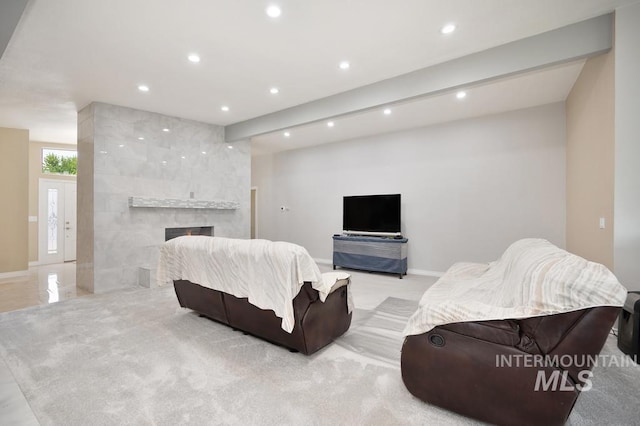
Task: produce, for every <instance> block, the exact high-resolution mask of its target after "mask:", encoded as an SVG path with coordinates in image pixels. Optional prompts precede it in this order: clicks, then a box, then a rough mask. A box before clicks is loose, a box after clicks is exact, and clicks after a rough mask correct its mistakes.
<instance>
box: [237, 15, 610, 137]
mask: <svg viewBox="0 0 640 426" xmlns="http://www.w3.org/2000/svg"><path fill="white" fill-rule="evenodd" d="M612 46H613V14H612V13H611V14H608V15H602V16H599V17H596V18H592V19H589V20H586V21H582V22H578V23H576V24H572V25H568V26H566V27H562V28H559V29H556V30H552V31H548V32H545V33H542V34H538V35H535V36H532V37H528V38H524V39H521V40H517V41H514V42H511V43H507V44H504V45H501V46H497V47H494V48H491V49H487V50H484V51H481V52H478V53H474V54H471V55H467V56H464V57H462V58H458V59H454V60H451V61H448V62H443V63H441V64H437V65H433V66H430V67H427V68H423V69H420V70H417V71H413V72H410V73H407V74H403V75H400V76H397V77H393V78H390V79H387V80H382V81H379V82H376V83H372V84H369V85H366V86H362V87H358V88H356V89H352V90H349V91H346V92H342V93H338V94H336V95H332V96H328V97H326V98H322V99H318V100H315V101H311V102H307V103H304V104H301V105H297V106H294V107H291V108H287V109H283V110H280V111H276V112H273V113H270V114H266V115H263V116H260V117H256V118H252V119H249V120H245V121H241V122H238V123H234V124H231V125H228V126H226V127H225V138H226V140H227V141H228V142H233V141H237V140H243V139H248V138H251V137H253V136H257V135H261V134H265V133H271V132H274V131H278V130H284V129H289V128H293V127H295V126H300V125H303V124H308V123H313V122H317V121H321V120H326V119H329V118H336V117H339V116H342V115H347V114H352V113H356V112H361V111H366V110H369V109H373V108H380V107H382V106H387V105H391V104H394V103H399V102H404V101H407V100H410V99H414V98H418V97H424V96H429V95H435V94H438V93H442V92H447V91H453V90H457V89H461V88H465V87H468V86H471V85H476V84H479V83H484V82H488V81H491V80H496V79H499V78H503V77H507V76H510V75H514V74H519V73H523V72H527V71H532V70H535V69H539V68H543V67H548V66H551V65H556V64H560V63H565V62H570V61H574V60H578V59H581V58H586V57H589V56H595V55H598V54H601V53H603V52H606V51H608V50H609V49H611V47H612Z"/></svg>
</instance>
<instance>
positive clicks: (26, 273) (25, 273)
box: [0, 270, 29, 280]
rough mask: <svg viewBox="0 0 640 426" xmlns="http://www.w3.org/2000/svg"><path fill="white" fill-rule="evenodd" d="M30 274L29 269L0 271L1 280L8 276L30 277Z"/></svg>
mask: <svg viewBox="0 0 640 426" xmlns="http://www.w3.org/2000/svg"><path fill="white" fill-rule="evenodd" d="M28 276H29V271H28V270H27V271H12V272H1V273H0V280H4V279H7V278H22V277H28Z"/></svg>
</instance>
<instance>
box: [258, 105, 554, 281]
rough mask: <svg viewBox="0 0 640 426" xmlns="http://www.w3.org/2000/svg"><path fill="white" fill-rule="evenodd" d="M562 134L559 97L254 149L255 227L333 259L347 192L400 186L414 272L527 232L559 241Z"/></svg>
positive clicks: (483, 252) (483, 255) (493, 253)
mask: <svg viewBox="0 0 640 426" xmlns="http://www.w3.org/2000/svg"><path fill="white" fill-rule="evenodd" d="M565 139H566V138H565V111H564V105H563V104H562V103H558V104H552V105H546V106H542V107H536V108H530V109H526V110H520V111H514V112H508V113H504V114H499V115H493V116H487V117H482V118H477V119H471V120H464V121H458V122H452V123H447V124H443V125H437V126H430V127H425V128H420V129H413V130H409V131H404V132H398V133H392V134H384V135H378V136H375V137H369V138H365V139H358V140H352V141H347V142H339V143H334V144H326V145H320V146H316V147H312V148H306V149H299V150H293V151H285V152H281V153H278V154H274V155H265V156H259V157H253V159H252V186H257V187H258V188H259V190H258V197H259V199H258V206H259V226H258V229H259V234H258V236H259V237H260V238H266V239H272V240H285V241H291V242H294V243H297V244H301V245H303V246H305V247H306V248H307V250H309V252H310V253H311V255H312V256H313V257H315V258H318V259H331V257H332V240H331V236H332V235H333V234H334V233H339V232H340V231H341V229H342V197H343V196H344V195H360V194H382V193H401V194H402V231H403V233H404V235H405V236H406V237H408V238H409V257H408V262H409V268H410V269H413V270H421V271H435V272H442V271H445V270H446V269H447V268H448V267H449V266H451V264H452V263H454V262H456V261H491V260H494V259H496V258H497V257H498V256H499V255H500V254H501V253H502V252H503V251H504V250H505V248H506V247H507V246H508V245H509V244H510V243H512V242H513V241H515V240H517V239H519V238H524V237H541V238H546V239H549V240H550V241H551V242H553V243H555V244H557V245H559V246H561V247H564V244H565ZM280 206H286V207H288V208H289V210H288V211H286V212H284V213H282V212H281V211H280V208H279V207H280Z"/></svg>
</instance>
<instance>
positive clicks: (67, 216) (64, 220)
mask: <svg viewBox="0 0 640 426" xmlns="http://www.w3.org/2000/svg"><path fill="white" fill-rule="evenodd" d="M76 188H77V186H76V183H75V182H68V181H62V180H50V179H40V183H39V189H40V200H39V212H38V222H39V226H38V262H39V263H40V264H48V263H62V262H67V261H71V260H75V259H76V192H77V189H76Z"/></svg>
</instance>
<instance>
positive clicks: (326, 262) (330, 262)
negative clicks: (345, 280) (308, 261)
mask: <svg viewBox="0 0 640 426" xmlns="http://www.w3.org/2000/svg"><path fill="white" fill-rule="evenodd" d="M313 260H314V261H315V262H316V263H319V264H321V265H333V260H331V259H313Z"/></svg>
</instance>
